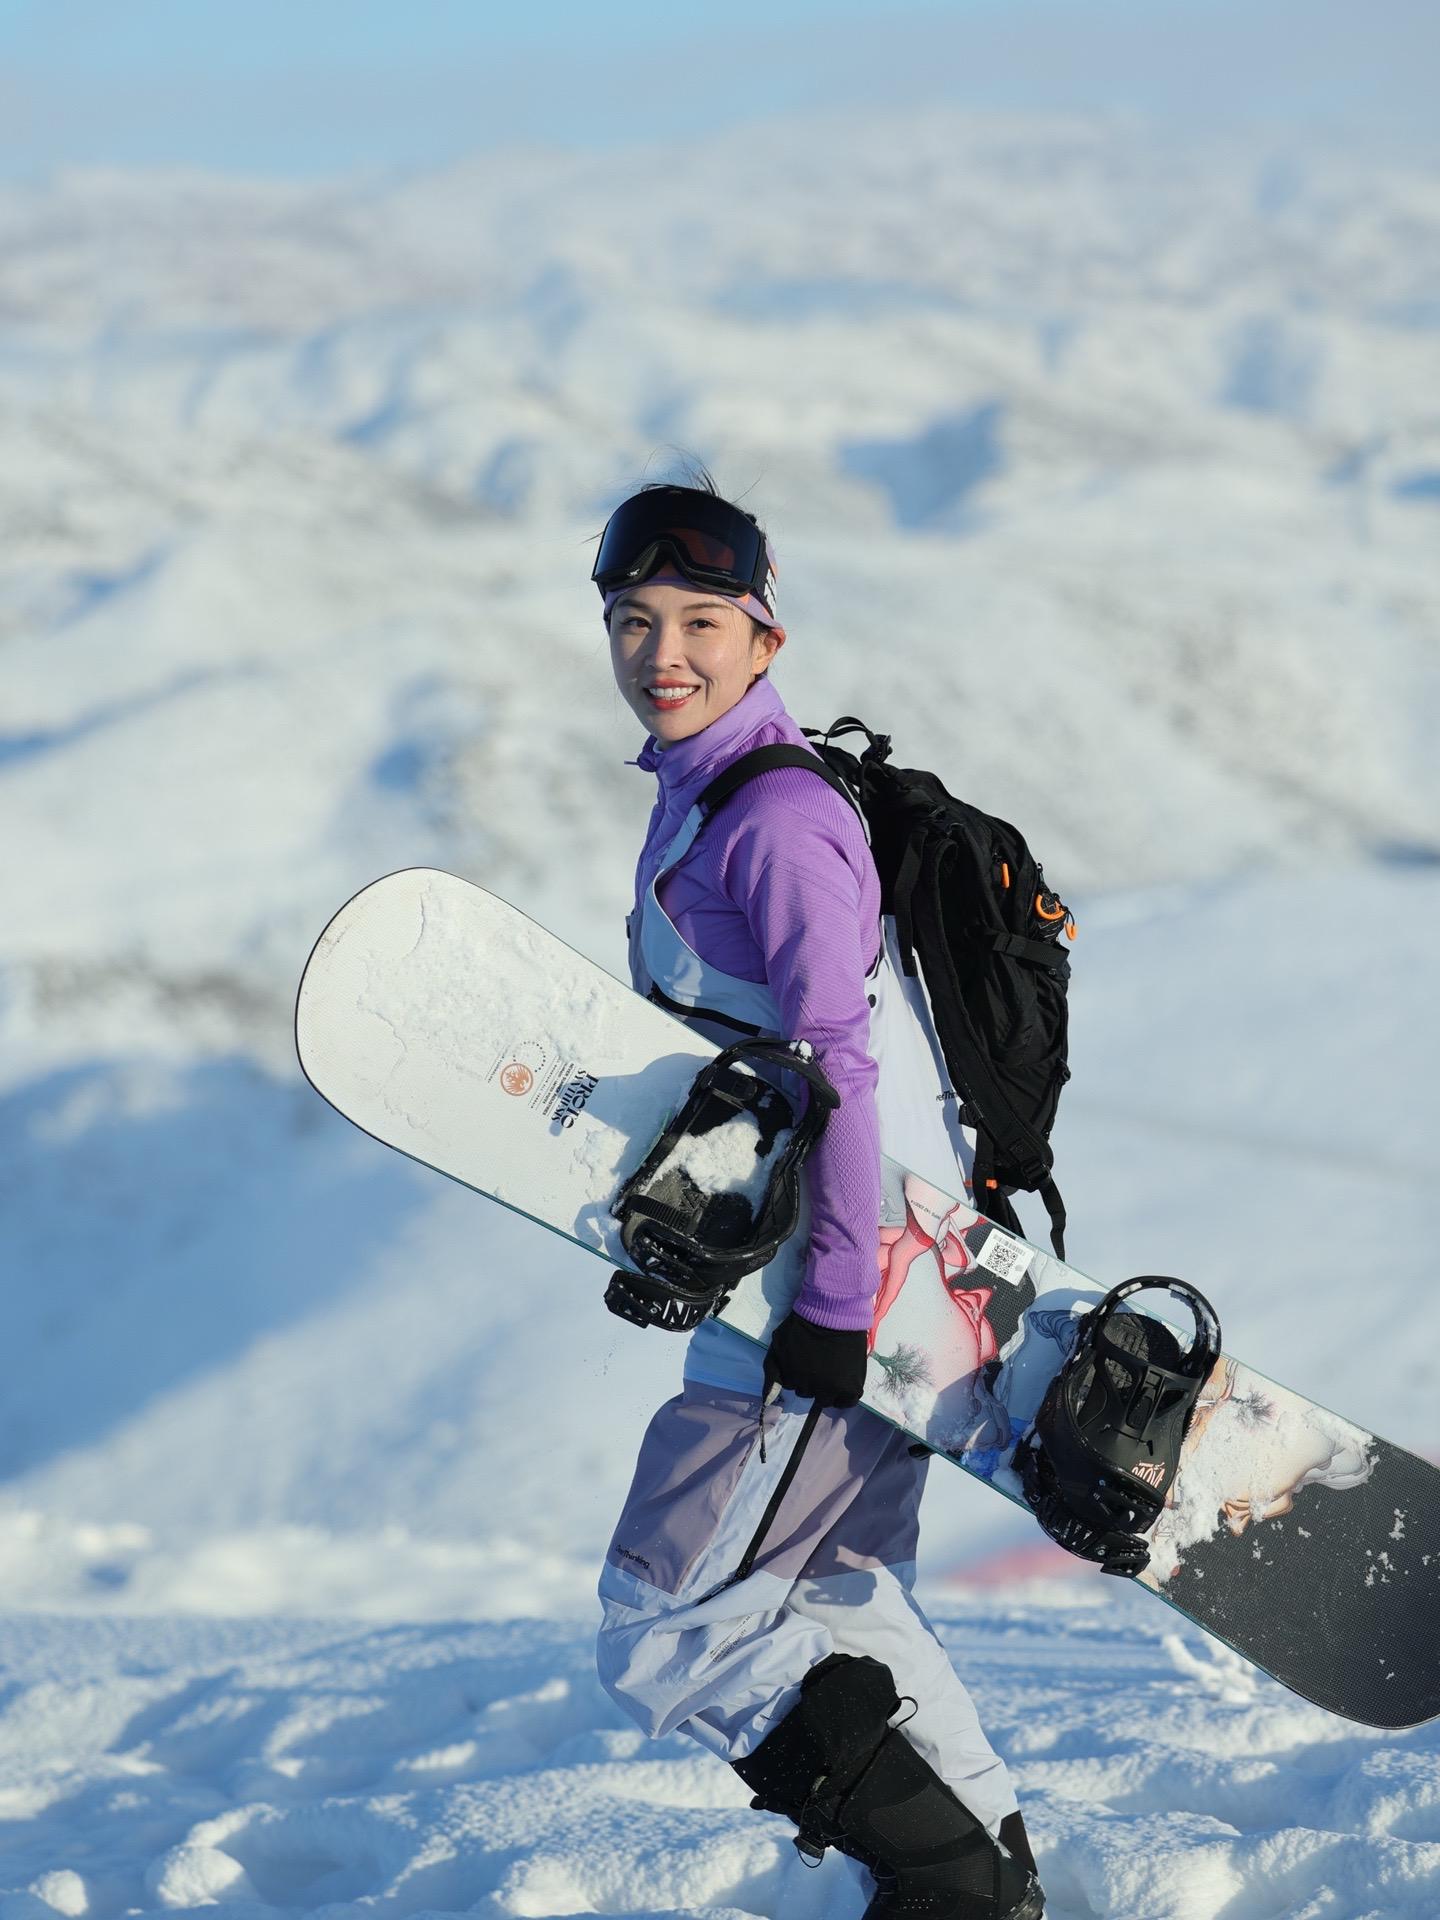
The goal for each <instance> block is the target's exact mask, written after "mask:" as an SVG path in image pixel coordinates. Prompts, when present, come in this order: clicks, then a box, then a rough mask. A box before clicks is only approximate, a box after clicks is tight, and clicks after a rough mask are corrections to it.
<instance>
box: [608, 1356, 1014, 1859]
mask: <svg viewBox="0 0 1440 1920" xmlns="http://www.w3.org/2000/svg"><path fill="white" fill-rule="evenodd" d="M759 1404H760V1403H759V1401H758V1400H757V1399H756V1398H755V1397H754V1396H753V1395H750V1394H745V1393H737V1392H733V1391H728V1390H725V1389H722V1388H719V1387H712V1386H702V1385H700V1384H698V1383H696V1382H694V1381H688V1380H687V1381H686V1383H685V1390H684V1392H683V1393H681V1394H680V1395H679V1396H678V1397H677V1398H676V1399H674V1400H669V1401H667V1402H666V1403H665V1405H664V1406H663V1407H661V1408H660V1410H659V1412H658V1413H656V1415H655V1416H654V1418H653V1419H652V1420H651V1422H650V1425H649V1427H648V1429H647V1430H646V1434H645V1438H644V1441H643V1442H642V1444H641V1448H640V1457H639V1460H638V1461H637V1462H636V1467H635V1478H634V1480H633V1482H632V1484H631V1487H630V1492H629V1495H628V1497H627V1498H626V1501H625V1507H624V1510H623V1512H622V1513H621V1516H620V1520H619V1524H618V1525H617V1526H616V1529H615V1536H614V1539H613V1540H612V1541H611V1543H610V1550H609V1552H608V1554H607V1555H606V1560H605V1568H604V1571H603V1573H602V1574H601V1577H600V1599H601V1603H602V1605H603V1608H604V1618H603V1620H602V1622H601V1626H600V1633H599V1639H598V1643H597V1661H598V1666H599V1672H600V1679H601V1683H602V1684H603V1685H604V1687H605V1689H606V1691H607V1692H608V1693H609V1694H610V1695H611V1696H612V1698H613V1699H614V1700H615V1701H617V1702H618V1704H619V1705H620V1706H621V1707H623V1708H624V1710H625V1711H626V1713H628V1714H629V1715H630V1716H631V1718H632V1719H634V1720H635V1721H636V1722H637V1723H638V1724H639V1725H640V1726H641V1727H643V1728H644V1730H645V1732H646V1733H648V1734H649V1735H651V1737H652V1738H656V1737H658V1736H660V1735H662V1734H666V1733H670V1732H672V1731H676V1730H678V1731H680V1732H682V1733H686V1734H689V1735H690V1736H691V1737H692V1738H693V1739H696V1740H698V1741H699V1742H700V1743H701V1745H702V1746H705V1747H708V1748H709V1749H710V1751H711V1752H712V1753H716V1754H718V1755H719V1756H720V1757H721V1759H723V1760H740V1759H743V1758H744V1757H745V1756H746V1755H747V1754H749V1753H751V1752H752V1751H753V1750H754V1749H755V1748H756V1747H757V1746H758V1745H759V1744H760V1742H761V1741H762V1740H763V1739H764V1738H765V1736H766V1734H767V1733H769V1732H770V1730H771V1729H772V1728H773V1727H774V1726H776V1725H777V1724H778V1723H779V1722H780V1721H781V1720H783V1719H784V1717H785V1715H786V1714H787V1713H788V1712H789V1711H790V1709H791V1708H792V1707H793V1706H794V1705H795V1703H796V1701H797V1700H798V1699H799V1696H800V1682H801V1680H802V1679H803V1678H804V1676H805V1674H806V1673H807V1672H808V1671H809V1670H810V1668H811V1667H813V1666H814V1665H815V1664H816V1663H817V1662H818V1661H820V1660H823V1659H824V1658H825V1656H826V1655H827V1654H830V1653H851V1654H867V1653H868V1654H870V1655H872V1656H873V1657H874V1658H875V1659H876V1660H882V1661H883V1662H884V1663H885V1665H886V1666H887V1667H889V1669H890V1671H891V1673H892V1674H893V1675H894V1678H895V1690H896V1692H897V1693H899V1694H900V1695H902V1696H905V1695H908V1696H909V1697H910V1698H912V1699H913V1700H914V1701H915V1703H916V1711H915V1714H914V1716H913V1718H911V1719H909V1720H907V1721H906V1722H905V1735H906V1738H907V1739H909V1740H911V1741H913V1743H914V1745H915V1746H916V1748H917V1749H918V1750H919V1751H920V1752H921V1753H922V1754H923V1755H924V1756H925V1758H926V1759H927V1760H928V1761H929V1762H930V1764H931V1766H933V1767H934V1768H935V1770H936V1772H937V1773H939V1774H940V1775H941V1776H942V1777H943V1778H944V1780H945V1781H946V1783H947V1784H948V1785H949V1787H950V1788H951V1790H952V1791H953V1792H954V1793H955V1794H956V1795H957V1797H958V1798H959V1799H960V1800H962V1801H963V1802H964V1803H965V1805H966V1806H967V1807H968V1808H969V1809H970V1811H971V1812H972V1813H974V1814H975V1815H976V1817H977V1818H978V1819H980V1820H982V1821H983V1822H984V1823H985V1825H986V1827H987V1828H988V1829H989V1830H990V1832H991V1833H992V1834H994V1833H996V1832H997V1830H998V1828H999V1825H1000V1822H1001V1821H1002V1820H1003V1819H1004V1818H1005V1816H1006V1814H1008V1813H1013V1812H1014V1811H1015V1806H1016V1801H1015V1794H1014V1791H1013V1789H1012V1788H1011V1785H1010V1780H1009V1776H1008V1774H1007V1773H1006V1771H1005V1764H1004V1762H1003V1761H1002V1760H1001V1759H1000V1757H999V1756H998V1755H997V1754H996V1753H995V1752H994V1750H993V1749H992V1748H991V1746H990V1743H989V1741H988V1740H986V1738H985V1735H984V1734H983V1733H982V1732H981V1729H980V1722H979V1719H978V1717H977V1715H976V1712H975V1708H974V1705H973V1703H972V1702H971V1699H970V1696H969V1694H968V1693H967V1692H966V1690H965V1688H964V1687H963V1686H962V1685H961V1683H960V1680H959V1679H958V1677H957V1676H956V1673H955V1670H954V1668H953V1667H952V1666H951V1664H950V1661H949V1658H948V1656H947V1655H946V1653H945V1650H944V1648H943V1647H942V1646H941V1645H940V1642H939V1640H938V1639H937V1638H936V1635H935V1630H934V1628H933V1627H932V1626H931V1625H930V1623H929V1621H928V1620H927V1619H926V1618H925V1616H924V1614H923V1613H922V1612H921V1611H920V1608H919V1607H918V1606H917V1605H916V1603H915V1600H914V1598H913V1596H912V1593H911V1588H912V1586H913V1585H914V1580H915V1550H916V1537H917V1533H918V1529H919V1516H920V1494H921V1491H922V1489H923V1487H924V1484H925V1470H926V1467H927V1466H928V1464H929V1461H928V1457H926V1456H921V1457H918V1458H917V1457H916V1456H915V1455H912V1454H911V1452H910V1451H909V1443H908V1442H907V1440H906V1438H905V1436H904V1434H902V1433H899V1432H897V1431H896V1429H895V1428H894V1427H892V1426H890V1425H889V1424H888V1423H887V1422H886V1421H884V1420H881V1419H879V1418H878V1417H877V1416H876V1415H875V1414H873V1413H869V1412H867V1411H866V1409H865V1408H864V1407H851V1408H847V1409H845V1410H843V1411H841V1410H839V1409H836V1408H826V1409H825V1410H824V1411H822V1412H821V1414H820V1415H819V1420H818V1424H817V1425H816V1427H815V1429H814V1431H813V1432H812V1434H811V1436H810V1440H809V1442H808V1444H807V1446H806V1448H805V1452H804V1454H803V1456H802V1457H801V1460H800V1464H799V1467H798V1469H797V1471H796V1474H795V1478H794V1480H793V1481H792V1483H791V1485H790V1487H789V1489H788V1490H787V1492H786V1494H785V1497H784V1500H783V1501H782V1502H781V1505H780V1507H779V1510H778V1512H777V1513H776V1515H775V1518H774V1521H773V1522H772V1524H771V1526H770V1528H769V1531H768V1533H767V1535H766V1538H765V1543H764V1545H763V1546H762V1548H761V1550H760V1552H759V1554H758V1555H757V1557H756V1560H755V1563H754V1568H753V1571H752V1572H751V1573H750V1574H749V1575H748V1576H747V1577H746V1578H745V1579H744V1580H741V1581H739V1582H738V1583H737V1584H736V1585H734V1586H728V1587H725V1586H723V1583H724V1582H725V1581H727V1580H728V1579H729V1578H730V1576H731V1575H732V1574H733V1573H734V1572H735V1570H736V1568H737V1567H738V1565H739V1563H740V1561H741V1559H742V1558H743V1556H744V1553H745V1550H746V1548H747V1547H748V1546H749V1545H750V1542H751V1539H752V1536H753V1535H754V1533H755V1531H756V1528H757V1527H758V1526H759V1524H760V1520H761V1516H762V1515H763V1513H764V1511H765V1509H766V1506H767V1505H768V1503H769V1501H770V1499H771V1496H772V1495H773V1493H774V1492H775V1489H776V1486H777V1483H778V1482H779V1479H780V1476H781V1474H782V1473H783V1472H784V1470H785V1463H786V1461H787V1460H788V1459H789V1457H790V1453H791V1450H792V1449H793V1447H794V1445H795V1442H796V1440H797V1439H798V1437H799V1434H800V1430H801V1427H802V1425H803V1424H804V1419H805V1415H806V1414H807V1413H808V1412H809V1411H810V1404H811V1403H810V1402H809V1401H808V1400H802V1399H801V1398H800V1397H799V1396H798V1395H796V1394H793V1393H789V1392H786V1393H782V1394H781V1396H780V1398H779V1399H778V1401H776V1402H775V1403H774V1405H772V1406H771V1407H770V1409H769V1410H768V1411H767V1413H766V1415H765V1454H766V1458H765V1460H764V1461H763V1462H762V1460H761V1458H760V1446H759V1439H760V1428H759ZM717 1588H722V1590H721V1591H719V1592H716V1591H715V1589H717Z"/></svg>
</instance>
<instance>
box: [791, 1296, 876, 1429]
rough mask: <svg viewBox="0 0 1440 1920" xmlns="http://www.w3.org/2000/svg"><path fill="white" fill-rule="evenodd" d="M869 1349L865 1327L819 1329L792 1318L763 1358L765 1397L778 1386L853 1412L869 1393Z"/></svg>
mask: <svg viewBox="0 0 1440 1920" xmlns="http://www.w3.org/2000/svg"><path fill="white" fill-rule="evenodd" d="M868 1347H869V1341H868V1337H867V1335H866V1332H865V1329H864V1328H863V1327H854V1328H851V1327H817V1326H816V1324H815V1322H814V1321H813V1320H807V1319H805V1318H804V1316H803V1315H801V1314H798V1313H790V1314H789V1315H787V1317H786V1318H785V1319H784V1320H782V1321H781V1322H780V1324H779V1326H778V1327H777V1328H776V1329H775V1331H774V1333H773V1334H772V1335H771V1339H770V1346H769V1349H768V1350H767V1352H766V1355H765V1395H766V1398H767V1399H768V1398H769V1395H770V1389H771V1387H772V1386H776V1385H779V1386H782V1387H788V1388H789V1389H790V1391H791V1392H792V1393H798V1394H800V1395H801V1396H802V1397H803V1398H804V1399H806V1400H814V1401H815V1402H816V1404H817V1405H819V1406H822V1407H853V1406H855V1405H856V1404H857V1403H858V1402H859V1399H860V1395H861V1394H862V1393H863V1392H864V1390H865V1361H866V1357H867V1353H868Z"/></svg>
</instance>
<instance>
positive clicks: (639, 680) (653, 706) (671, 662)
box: [610, 582, 784, 746]
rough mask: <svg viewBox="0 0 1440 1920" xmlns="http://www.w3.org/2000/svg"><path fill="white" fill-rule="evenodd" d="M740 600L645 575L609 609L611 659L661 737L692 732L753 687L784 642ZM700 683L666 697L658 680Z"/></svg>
mask: <svg viewBox="0 0 1440 1920" xmlns="http://www.w3.org/2000/svg"><path fill="white" fill-rule="evenodd" d="M752 633H753V629H752V623H751V619H750V616H749V614H748V613H744V612H742V611H741V609H740V608H739V607H738V606H736V604H735V602H734V601H733V600H726V599H723V598H722V597H721V596H720V595H718V594H714V593H707V592H706V590H705V589H704V588H703V587H692V586H688V585H687V586H683V587H682V586H673V585H668V584H666V585H660V584H658V583H653V582H642V583H641V585H640V586H638V587H632V588H631V589H630V590H629V592H628V593H625V594H622V595H621V597H620V598H619V599H618V600H617V601H616V602H615V605H614V606H613V607H612V608H611V609H610V659H611V664H612V665H613V666H614V669H615V683H616V685H617V686H618V687H619V689H620V691H621V692H622V693H623V694H624V696H625V698H626V700H627V701H628V702H629V704H630V706H631V707H632V709H633V710H634V711H635V713H637V714H638V715H639V717H640V718H641V719H642V720H643V721H644V722H645V726H646V730H647V731H648V732H650V733H653V734H654V735H655V737H656V739H657V740H659V741H660V742H661V744H662V745H665V746H668V745H669V744H670V743H671V742H672V741H674V740H688V739H689V737H690V735H691V734H692V733H699V732H700V730H701V729H702V728H703V727H708V726H709V725H710V722H711V721H712V720H718V719H719V718H720V716H721V714H722V713H728V712H729V711H730V709H731V707H733V706H734V705H735V703H736V701H737V700H739V699H741V698H743V696H744V695H745V694H746V693H747V692H748V690H749V688H750V686H751V684H752V683H753V681H754V679H755V676H756V674H757V673H759V672H760V670H761V668H762V667H765V666H768V665H769V663H770V661H771V660H773V659H774V657H775V655H776V654H777V653H778V652H779V650H780V648H781V646H782V645H783V644H784V642H783V641H782V640H780V639H779V638H777V636H776V635H775V634H774V633H772V632H770V631H769V630H768V629H765V628H762V629H761V630H760V631H759V632H758V633H753V637H752ZM657 683H658V684H660V685H666V684H673V685H676V686H685V687H690V688H693V692H691V693H690V694H689V695H688V697H685V698H682V699H680V700H678V701H669V702H662V701H660V700H657V699H655V698H653V697H652V695H651V692H650V689H651V688H652V687H654V686H655V685H656V684H657Z"/></svg>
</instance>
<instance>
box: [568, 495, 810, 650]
mask: <svg viewBox="0 0 1440 1920" xmlns="http://www.w3.org/2000/svg"><path fill="white" fill-rule="evenodd" d="M667 561H668V562H669V564H670V565H671V566H673V567H675V568H677V569H678V570H679V572H680V573H681V574H682V575H683V576H684V577H685V579H687V580H689V581H691V582H693V583H694V585H695V586H697V587H709V588H711V589H712V590H713V591H714V592H716V593H723V594H726V595H727V596H728V597H729V598H731V599H733V600H738V601H740V603H741V605H742V606H743V607H744V608H745V611H746V612H747V613H750V614H752V615H753V617H754V618H755V619H757V620H761V621H763V622H764V624H765V625H766V626H774V625H775V624H776V621H775V555H774V552H773V550H772V548H771V546H770V542H769V541H768V540H767V539H766V538H765V536H764V534H763V533H762V532H761V531H760V529H759V527H757V526H756V524H755V522H754V521H753V520H752V519H751V518H750V516H749V515H748V514H746V513H742V512H741V511H740V509H739V508H738V507H732V506H731V505H730V504H729V502H728V501H725V500H717V499H716V498H715V496H714V495H713V494H710V493H705V492H703V491H702V490H701V489H700V488H698V487H652V488H650V489H649V490H648V491H647V492H645V493H637V494H635V495H633V496H632V497H631V498H630V499H629V500H626V501H624V502H623V503H622V504H621V505H620V506H618V507H617V508H616V509H615V511H614V513H612V514H611V516H610V518H609V520H608V521H606V523H605V531H604V532H603V533H602V534H601V536H600V551H599V552H598V553H597V554H596V556H595V565H594V567H593V569H592V570H591V574H590V578H591V579H592V580H593V581H594V582H595V584H596V586H597V587H598V588H599V589H600V592H601V594H602V595H603V596H604V599H605V602H606V608H605V611H606V613H607V614H608V613H609V610H610V606H611V605H612V604H613V601H614V599H615V597H616V596H617V595H619V594H621V593H623V592H624V590H625V589H626V588H627V587H634V586H638V585H639V584H640V582H641V581H642V580H648V579H649V578H650V576H651V575H652V574H653V573H655V572H657V571H658V570H659V569H660V568H661V567H663V566H664V565H665V564H666V562H667ZM747 603H748V604H747Z"/></svg>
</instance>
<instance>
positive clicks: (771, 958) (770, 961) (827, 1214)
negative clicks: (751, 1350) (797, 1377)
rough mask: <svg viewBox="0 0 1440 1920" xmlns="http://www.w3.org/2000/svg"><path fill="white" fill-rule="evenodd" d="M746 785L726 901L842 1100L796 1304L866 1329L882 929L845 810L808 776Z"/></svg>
mask: <svg viewBox="0 0 1440 1920" xmlns="http://www.w3.org/2000/svg"><path fill="white" fill-rule="evenodd" d="M797 780H798V781H801V782H803V790H798V789H797V788H796V786H795V782H796V781H797ZM781 781H784V782H785V785H784V786H783V787H781V786H780V785H779V784H778V783H780V782H781ZM772 783H775V786H774V792H773V794H772V793H771V792H769V791H766V789H767V788H769V787H770V786H771V784H772ZM752 786H753V801H754V804H752V805H751V806H749V807H748V808H747V809H746V812H745V816H744V820H743V823H742V824H741V825H740V827H739V829H738V831H737V833H736V835H735V838H734V841H733V842H732V844H731V846H730V848H729V850H728V856H727V859H726V865H725V876H724V886H725V891H726V894H727V896H728V897H729V899H730V900H731V901H732V902H733V903H734V904H735V905H736V906H737V907H739V908H740V909H741V911H742V912H743V913H744V914H745V917H746V920H747V921H748V923H749V926H750V930H751V933H752V934H753V936H754V939H755V942H756V945H757V946H758V947H759V948H760V951H761V953H762V954H763V956H764V960H765V975H766V982H767V984H768V986H769V988H770V991H771V993H772V994H773V995H774V997H775V1000H776V1002H777V1004H778V1006H779V1008H780V1011H781V1014H782V1016H783V1021H784V1027H783V1031H784V1032H785V1035H786V1037H787V1038H788V1039H791V1040H808V1041H809V1042H810V1044H811V1045H812V1046H813V1047H814V1049H815V1055H816V1058H817V1060H818V1061H819V1063H820V1065H821V1066H822V1067H823V1068H824V1070H825V1072H826V1074H827V1075H828V1077H829V1079H830V1080H831V1082H832V1083H833V1085H834V1087H835V1090H836V1092H837V1093H838V1094H839V1095H840V1105H839V1106H838V1107H837V1108H836V1109H835V1110H834V1112H833V1113H832V1114H831V1115H830V1118H829V1121H828V1122H827V1124H826V1127H825V1131H824V1133H823V1134H822V1135H821V1137H820V1139H819V1141H818V1142H817V1143H816V1145H815V1147H814V1149H813V1151H812V1153H811V1155H810V1158H809V1160H808V1161H807V1162H806V1170H807V1173H808V1177H809V1190H810V1211H811V1225H810V1250H809V1255H808V1257H807V1260H806V1266H805V1279H804V1283H803V1285H802V1287H801V1290H800V1293H799V1295H798V1296H797V1298H796V1301H795V1305H796V1307H797V1309H798V1310H799V1311H800V1312H801V1313H802V1314H803V1315H804V1317H805V1318H806V1319H807V1320H813V1321H814V1322H816V1324H817V1325H819V1326H822V1327H850V1328H854V1327H866V1328H868V1327H869V1325H870V1321H871V1318H872V1313H873V1308H874V1300H875V1292H876V1289H877V1287H878V1286H879V1283H880V1271H879V1246H880V1239H879V1224H880V1129H879V1121H878V1119H877V1116H876V1111H875V1087H876V1083H877V1081H878V1079H879V1069H878V1068H877V1067H876V1065H875V1062H874V1060H873V1059H872V1058H871V1057H870V1051H869V1043H870V1006H869V1002H868V1000H867V998H866V992H865V969H866V966H867V965H868V964H869V963H870V962H871V961H873V959H874V957H875V955H874V948H875V942H876V939H877V937H878V926H879V922H878V911H877V912H874V913H870V912H867V904H874V905H875V906H876V907H877V909H878V893H877V892H876V891H875V885H874V880H873V867H871V868H870V873H869V876H868V877H869V881H870V884H869V885H867V884H866V878H867V876H866V874H865V871H864V867H869V864H870V853H869V849H868V847H867V846H866V845H865V842H864V837H863V834H862V833H861V830H860V827H859V823H858V822H854V824H853V827H851V826H850V825H849V824H848V823H844V822H841V821H839V820H838V819H837V818H836V812H835V810H836V809H838V808H843V807H844V806H845V802H844V801H843V800H841V799H839V798H838V796H836V795H834V794H832V793H830V792H829V790H828V789H824V788H820V783H819V782H818V781H816V780H814V779H813V777H812V776H809V775H807V774H803V773H799V774H795V773H791V774H790V775H789V777H788V778H787V776H786V774H785V773H784V772H779V771H777V772H775V773H769V774H761V775H760V776H759V777H758V778H757V779H756V780H755V781H754V782H753V783H752ZM817 788H820V791H819V792H818V793H815V792H814V790H815V789H817ZM802 791H803V798H798V799H797V798H794V796H797V794H799V793H800V792H802ZM851 818H852V820H853V816H851ZM849 839H854V840H855V841H856V842H857V843H858V845H857V846H854V847H852V846H848V845H847V840H849ZM862 861H863V863H864V866H862V864H861V863H862ZM872 921H873V922H874V924H873V925H872V924H870V923H871V922H872Z"/></svg>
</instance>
